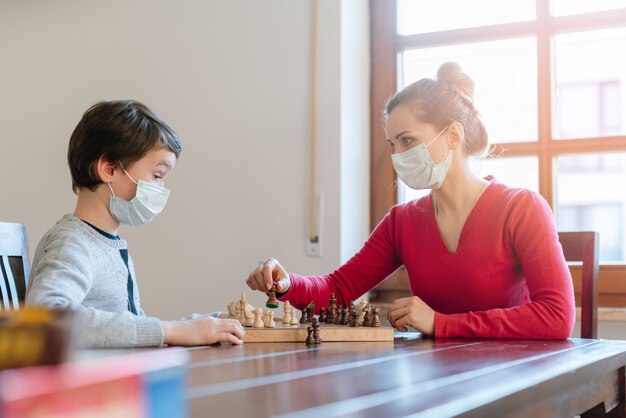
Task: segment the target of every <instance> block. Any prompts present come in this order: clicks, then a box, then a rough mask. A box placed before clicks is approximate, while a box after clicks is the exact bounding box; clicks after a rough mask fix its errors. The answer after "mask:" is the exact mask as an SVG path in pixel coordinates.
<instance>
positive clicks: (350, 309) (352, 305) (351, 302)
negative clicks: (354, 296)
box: [348, 301, 356, 314]
mask: <svg viewBox="0 0 626 418" xmlns="http://www.w3.org/2000/svg"><path fill="white" fill-rule="evenodd" d="M354 310H356V308H355V307H354V302H353V301H350V303H349V304H348V314H349V313H351V312H352V311H354Z"/></svg>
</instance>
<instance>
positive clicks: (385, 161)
mask: <svg viewBox="0 0 626 418" xmlns="http://www.w3.org/2000/svg"><path fill="white" fill-rule="evenodd" d="M395 3H396V2H395V1H380V0H370V13H371V25H370V26H371V42H372V51H371V54H372V64H371V82H370V83H371V85H370V88H371V98H370V131H371V146H370V155H371V159H370V173H371V183H370V226H371V228H372V229H373V228H374V227H375V226H376V225H377V224H378V222H380V220H381V219H382V218H383V217H384V216H385V214H386V213H387V212H388V211H389V208H391V206H393V205H394V204H395V203H396V200H397V198H396V193H395V190H396V187H395V185H396V177H395V173H394V171H393V166H392V165H391V158H389V146H388V145H387V142H386V141H385V132H384V130H383V118H382V114H383V108H384V106H385V103H386V101H387V99H388V98H389V97H390V96H391V95H392V94H393V93H394V92H395V90H396V61H397V59H396V51H395V49H394V46H393V45H394V37H395V33H396V23H395V16H396V6H395Z"/></svg>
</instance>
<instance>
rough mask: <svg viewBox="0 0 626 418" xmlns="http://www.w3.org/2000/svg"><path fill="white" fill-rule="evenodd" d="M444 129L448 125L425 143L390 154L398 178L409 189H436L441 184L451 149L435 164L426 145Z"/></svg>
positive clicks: (433, 140)
mask: <svg viewBox="0 0 626 418" xmlns="http://www.w3.org/2000/svg"><path fill="white" fill-rule="evenodd" d="M446 129H448V126H446V127H445V128H443V129H442V130H441V131H440V132H439V133H438V134H437V135H435V137H434V138H433V139H432V140H431V141H430V142H429V143H428V144H426V145H424V144H419V145H418V146H416V147H415V148H411V149H410V150H408V151H405V152H402V153H400V154H392V155H391V162H392V163H393V168H394V169H395V170H396V173H397V174H398V178H399V179H400V180H402V181H403V182H404V183H405V184H406V185H407V186H409V187H410V188H411V189H415V190H422V189H438V188H440V187H441V185H442V184H443V181H444V180H445V178H446V173H447V172H448V164H449V163H450V156H451V155H452V151H451V150H450V151H449V152H448V156H447V157H446V160H445V161H443V162H441V163H439V164H435V162H434V161H433V159H432V158H430V155H429V154H428V146H429V145H430V144H432V143H433V142H435V140H436V139H437V138H439V137H440V136H441V134H442V133H444V132H445V130H446Z"/></svg>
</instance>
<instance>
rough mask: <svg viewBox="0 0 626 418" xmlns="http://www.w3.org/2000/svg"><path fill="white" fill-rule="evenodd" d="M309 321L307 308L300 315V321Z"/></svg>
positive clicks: (304, 322) (303, 322)
mask: <svg viewBox="0 0 626 418" xmlns="http://www.w3.org/2000/svg"><path fill="white" fill-rule="evenodd" d="M307 322H308V320H307V317H306V308H305V309H303V310H302V316H301V317H300V323H301V324H306V323H307Z"/></svg>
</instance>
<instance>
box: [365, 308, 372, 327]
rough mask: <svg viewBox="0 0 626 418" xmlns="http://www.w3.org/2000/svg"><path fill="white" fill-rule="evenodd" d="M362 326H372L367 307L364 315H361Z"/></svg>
mask: <svg viewBox="0 0 626 418" xmlns="http://www.w3.org/2000/svg"><path fill="white" fill-rule="evenodd" d="M363 326H364V327H371V326H372V316H371V314H370V311H369V309H368V310H366V311H365V316H364V317H363Z"/></svg>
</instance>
